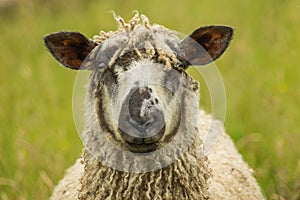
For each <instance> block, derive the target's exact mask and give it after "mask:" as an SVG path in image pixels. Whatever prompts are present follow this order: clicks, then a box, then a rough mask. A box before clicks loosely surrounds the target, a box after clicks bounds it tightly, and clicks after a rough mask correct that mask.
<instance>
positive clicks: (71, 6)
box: [0, 0, 300, 200]
mask: <svg viewBox="0 0 300 200" xmlns="http://www.w3.org/2000/svg"><path fill="white" fill-rule="evenodd" d="M25 2H26V3H25ZM299 6H300V2H299V1H296V0H295V1H279V0H274V1H237V0H234V1H231V3H230V4H229V3H227V2H225V1H224V2H218V1H203V2H201V1H196V0H192V1H185V2H180V3H178V2H175V1H170V0H166V1H158V0H152V1H129V0H125V1H116V0H114V1H105V2H104V1H91V0H90V1H81V2H80V1H70V0H67V1H61V2H60V1H58V0H56V1H47V3H46V2H44V1H38V0H36V1H33V0H31V1H24V2H20V3H19V4H17V5H16V6H11V7H9V8H1V10H0V27H1V32H0V49H1V53H0V61H1V75H0V90H1V96H0V97H1V98H0V105H1V112H0V121H1V123H0V128H1V136H0V199H4V200H5V199H46V198H47V197H48V196H49V195H50V194H51V191H52V189H53V187H54V185H55V184H56V183H57V181H58V180H59V179H60V178H61V177H62V176H63V173H64V169H66V168H67V167H68V166H70V165H71V164H72V163H73V162H74V161H75V159H76V158H77V157H78V156H79V155H80V152H81V148H82V145H81V142H80V140H79V137H78V134H77V132H76V129H75V125H74V122H73V118H72V89H73V81H74V78H75V76H76V72H74V71H71V70H68V69H64V68H62V67H60V66H58V64H57V63H56V62H55V61H54V59H52V58H51V57H50V55H49V53H48V52H47V51H46V49H45V48H44V47H43V43H42V37H43V35H45V34H47V33H51V32H55V31H59V30H76V31H81V32H82V33H84V34H85V35H87V36H89V37H91V36H93V35H94V34H97V33H98V32H99V30H100V29H103V30H106V31H107V30H114V29H115V28H116V23H115V22H114V20H113V19H112V16H111V14H109V13H108V12H107V11H109V10H115V11H116V12H117V13H118V14H120V15H122V16H124V18H126V19H129V18H130V17H131V16H132V13H131V12H132V11H133V10H135V9H137V10H139V11H140V12H141V13H145V14H146V15H147V16H148V17H149V18H150V19H151V20H152V22H155V23H159V24H163V25H165V26H167V27H169V28H171V29H175V30H178V31H180V32H183V33H186V34H188V33H190V32H191V31H193V29H195V28H197V27H199V26H201V25H207V24H226V25H230V26H233V27H235V38H234V40H233V42H232V44H231V46H230V48H229V49H228V51H227V52H226V53H225V54H224V56H223V57H222V58H221V59H220V60H219V61H217V65H218V67H219V70H220V71H221V73H222V76H223V80H224V83H225V87H226V92H227V116H226V122H225V125H226V130H227V132H228V133H229V134H230V135H231V136H232V137H233V138H234V140H235V142H236V144H237V147H238V148H239V150H240V151H241V152H242V154H243V155H244V158H245V160H246V161H247V162H248V163H249V165H250V166H251V167H252V168H253V169H254V170H255V171H256V172H255V176H256V178H257V179H258V181H259V183H260V185H261V187H262V190H263V192H264V193H265V195H266V196H267V197H269V198H271V197H273V198H275V197H276V195H277V196H282V197H283V198H285V199H294V200H296V199H299V198H300V194H299V191H300V159H299V158H300V147H299V146H300V126H299V124H298V122H299V121H300V112H299V110H300V104H299V102H300V89H299V81H300V78H299V76H300V67H299V58H298V57H299V53H300V35H299V24H300V14H299V13H300V7H299ZM191 71H192V70H191ZM204 94H205V93H204ZM208 99H209V98H207V97H206V96H204V97H203V102H204V103H205V104H209V103H207V101H208Z"/></svg>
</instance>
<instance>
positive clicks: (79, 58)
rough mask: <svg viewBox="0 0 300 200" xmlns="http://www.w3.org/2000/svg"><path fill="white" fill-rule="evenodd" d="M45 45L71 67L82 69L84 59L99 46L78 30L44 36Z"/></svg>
mask: <svg viewBox="0 0 300 200" xmlns="http://www.w3.org/2000/svg"><path fill="white" fill-rule="evenodd" d="M44 43H45V46H46V47H47V48H48V50H49V51H50V52H51V54H52V55H53V57H54V58H55V59H56V60H57V61H58V62H60V63H61V64H63V65H64V66H66V67H68V68H71V69H76V70H78V69H80V66H81V64H82V63H83V61H84V59H85V58H86V57H87V55H89V53H90V52H91V51H92V50H93V49H94V48H95V47H96V46H97V43H95V42H93V41H91V40H89V39H88V38H86V37H85V36H84V35H82V34H81V33H78V32H57V33H53V34H49V35H46V36H45V37H44Z"/></svg>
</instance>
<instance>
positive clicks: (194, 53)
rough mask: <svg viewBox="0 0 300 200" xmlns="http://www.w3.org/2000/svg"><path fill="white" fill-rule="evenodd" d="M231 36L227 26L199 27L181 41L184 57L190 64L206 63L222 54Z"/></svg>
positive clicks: (231, 32) (230, 30) (230, 29)
mask: <svg viewBox="0 0 300 200" xmlns="http://www.w3.org/2000/svg"><path fill="white" fill-rule="evenodd" d="M232 36H233V29H232V28H231V27H228V26H206V27H201V28H199V29H197V30H195V31H194V32H193V33H192V34H191V35H189V36H188V37H186V38H184V39H183V40H182V41H181V46H182V48H183V50H184V52H185V59H186V60H187V61H188V62H189V63H190V64H192V65H205V64H208V63H210V62H212V61H214V60H216V59H217V58H219V57H220V56H221V55H222V54H223V52H224V51H225V50H226V48H227V47H228V45H229V43H230V41H231V39H232Z"/></svg>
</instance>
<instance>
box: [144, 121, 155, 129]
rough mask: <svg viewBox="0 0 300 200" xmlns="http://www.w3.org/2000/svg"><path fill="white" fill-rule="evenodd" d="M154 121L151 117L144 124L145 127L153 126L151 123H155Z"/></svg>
mask: <svg viewBox="0 0 300 200" xmlns="http://www.w3.org/2000/svg"><path fill="white" fill-rule="evenodd" d="M153 123H154V119H150V120H149V121H148V122H146V123H145V124H144V127H145V128H147V127H149V126H151V124H153Z"/></svg>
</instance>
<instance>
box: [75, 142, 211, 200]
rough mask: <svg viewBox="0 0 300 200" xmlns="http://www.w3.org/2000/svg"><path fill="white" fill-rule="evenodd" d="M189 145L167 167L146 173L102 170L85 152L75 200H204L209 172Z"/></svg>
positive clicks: (204, 159) (101, 166) (205, 161)
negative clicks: (77, 197) (76, 199)
mask: <svg viewBox="0 0 300 200" xmlns="http://www.w3.org/2000/svg"><path fill="white" fill-rule="evenodd" d="M193 145H194V144H193ZM193 145H192V146H191V148H189V150H188V152H186V153H185V155H184V156H182V158H180V159H178V160H176V161H175V162H174V163H172V164H171V165H169V166H167V167H165V168H162V169H161V170H157V171H152V172H146V173H129V172H123V171H118V170H115V169H113V168H109V167H106V166H104V165H102V163H101V162H99V161H97V160H96V159H95V158H94V157H93V155H91V154H90V153H89V152H88V151H87V150H86V151H85V152H84V154H83V159H84V164H85V168H84V174H83V176H82V179H81V183H82V187H81V189H80V191H79V199H96V200H100V199H112V200H114V199H130V200H131V199H133V200H135V199H199V200H201V199H208V191H207V179H208V178H209V177H210V176H211V174H210V169H209V168H208V164H207V160H206V158H199V157H198V156H197V155H198V154H197V153H196V152H194V150H193V149H195V148H194V147H193ZM191 160H193V161H192V162H191ZM195 160H196V164H195ZM191 163H194V164H191Z"/></svg>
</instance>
